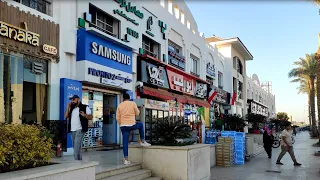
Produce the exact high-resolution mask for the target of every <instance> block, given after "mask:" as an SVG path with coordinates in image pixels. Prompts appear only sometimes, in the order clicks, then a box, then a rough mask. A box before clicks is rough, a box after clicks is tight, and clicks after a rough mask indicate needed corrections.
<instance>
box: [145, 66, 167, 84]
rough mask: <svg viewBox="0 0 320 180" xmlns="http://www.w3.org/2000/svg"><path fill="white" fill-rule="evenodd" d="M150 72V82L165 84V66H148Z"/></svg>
mask: <svg viewBox="0 0 320 180" xmlns="http://www.w3.org/2000/svg"><path fill="white" fill-rule="evenodd" d="M147 69H148V73H149V76H150V82H151V83H152V84H154V85H158V86H163V85H164V80H163V79H162V73H163V70H164V69H163V67H161V66H160V67H151V65H148V66H147Z"/></svg>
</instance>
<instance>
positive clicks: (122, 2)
mask: <svg viewBox="0 0 320 180" xmlns="http://www.w3.org/2000/svg"><path fill="white" fill-rule="evenodd" d="M114 1H116V2H117V3H119V4H120V7H121V8H126V10H127V12H131V13H133V14H135V15H136V16H138V17H139V18H141V19H143V13H142V12H140V11H139V10H138V9H137V7H136V6H132V5H131V2H128V3H127V1H126V0H114Z"/></svg>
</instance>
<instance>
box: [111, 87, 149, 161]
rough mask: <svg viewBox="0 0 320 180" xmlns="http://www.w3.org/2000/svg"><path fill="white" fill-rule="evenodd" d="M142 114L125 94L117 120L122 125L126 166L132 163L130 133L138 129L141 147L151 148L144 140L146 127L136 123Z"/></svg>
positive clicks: (118, 109) (119, 107) (118, 110)
mask: <svg viewBox="0 0 320 180" xmlns="http://www.w3.org/2000/svg"><path fill="white" fill-rule="evenodd" d="M139 114H140V111H139V109H138V107H137V104H136V103H135V102H133V101H130V95H129V94H126V93H125V94H123V102H122V103H120V104H119V106H118V108H117V113H116V119H117V121H118V124H119V125H120V129H121V132H122V138H123V141H122V142H123V147H122V148H123V156H124V164H125V165H129V164H130V161H129V160H128V154H129V152H128V148H129V147H128V146H129V136H130V132H131V131H133V130H136V129H138V130H139V133H140V139H141V142H140V145H141V146H151V144H149V143H147V142H146V141H145V139H144V127H143V124H142V123H141V122H136V119H135V117H136V116H138V115H139Z"/></svg>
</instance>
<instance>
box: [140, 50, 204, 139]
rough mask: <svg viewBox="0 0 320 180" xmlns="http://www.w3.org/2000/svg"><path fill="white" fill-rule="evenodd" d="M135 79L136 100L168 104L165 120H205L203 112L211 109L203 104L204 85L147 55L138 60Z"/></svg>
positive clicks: (200, 81)
mask: <svg viewBox="0 0 320 180" xmlns="http://www.w3.org/2000/svg"><path fill="white" fill-rule="evenodd" d="M137 79H138V81H139V82H140V83H138V84H140V85H139V86H138V87H137V96H138V97H141V98H143V99H148V100H156V101H159V102H163V103H168V106H169V108H168V111H169V112H168V113H164V116H165V117H164V118H169V119H172V120H182V121H184V122H185V123H189V124H191V123H194V122H199V121H200V120H201V121H203V120H204V115H203V113H202V112H203V111H204V110H203V108H204V107H210V104H209V103H208V102H207V101H206V100H205V99H206V98H207V83H206V82H205V81H203V80H201V79H200V78H197V77H195V76H192V75H190V74H187V73H185V72H183V71H181V70H179V69H177V68H176V67H173V66H171V65H168V64H165V63H162V62H161V61H159V60H157V59H154V58H152V57H150V56H148V55H141V56H139V57H138V77H137ZM136 102H137V103H138V104H139V105H140V104H141V103H144V102H141V100H139V99H137V100H136ZM146 131H147V129H146ZM146 133H148V132H146Z"/></svg>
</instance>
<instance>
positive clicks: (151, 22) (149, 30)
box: [146, 16, 154, 37]
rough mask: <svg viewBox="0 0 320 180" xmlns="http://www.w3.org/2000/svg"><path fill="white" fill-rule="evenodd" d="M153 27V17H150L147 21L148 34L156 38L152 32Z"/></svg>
mask: <svg viewBox="0 0 320 180" xmlns="http://www.w3.org/2000/svg"><path fill="white" fill-rule="evenodd" d="M152 25H153V19H152V16H150V17H149V18H148V20H147V31H146V33H147V34H149V35H150V36H152V37H154V34H153V33H152V32H151V31H152Z"/></svg>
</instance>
